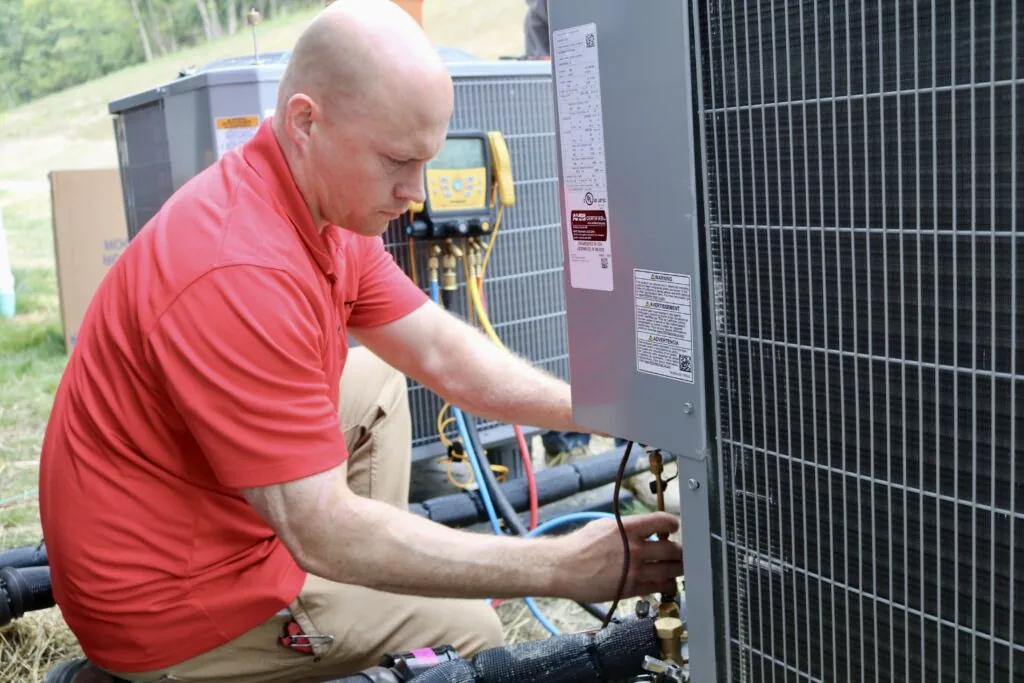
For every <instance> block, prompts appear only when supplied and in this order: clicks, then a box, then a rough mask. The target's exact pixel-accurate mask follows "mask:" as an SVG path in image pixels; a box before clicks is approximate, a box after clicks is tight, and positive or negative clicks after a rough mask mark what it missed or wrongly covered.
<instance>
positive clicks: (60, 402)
mask: <svg viewBox="0 0 1024 683" xmlns="http://www.w3.org/2000/svg"><path fill="white" fill-rule="evenodd" d="M426 300H427V297H426V295H425V294H424V293H423V292H422V291H421V290H420V289H419V288H417V287H416V286H415V285H414V284H413V283H412V282H411V281H410V280H409V278H408V277H406V275H405V274H404V273H403V272H402V271H401V270H400V269H399V267H398V266H397V265H396V264H395V262H394V260H393V259H392V258H391V257H390V255H389V254H388V253H387V252H386V251H385V250H384V246H383V242H382V241H381V239H380V238H369V237H361V236H357V235H355V234H353V233H350V232H348V231H344V230H340V229H338V228H335V227H329V228H327V229H326V230H325V231H324V233H323V234H321V233H320V232H319V231H318V230H317V228H316V227H315V225H314V224H313V221H312V219H311V217H310V214H309V211H308V210H307V208H306V206H305V204H304V203H303V200H302V197H301V195H300V194H299V192H298V190H297V188H296V186H295V184H294V181H293V180H292V177H291V174H290V172H289V170H288V167H287V165H286V164H285V160H284V157H283V155H282V153H281V150H280V148H279V146H278V144H277V140H276V138H275V136H274V134H273V132H272V131H271V129H270V128H269V126H268V124H266V123H264V125H263V126H262V127H261V128H260V130H259V132H258V134H257V135H256V136H255V138H254V139H253V140H251V141H250V142H249V143H248V144H246V145H244V146H243V147H241V148H239V149H236V150H235V151H233V152H231V153H229V154H227V155H226V156H225V157H224V158H223V159H222V160H221V161H219V162H218V163H216V164H214V165H213V166H211V167H210V168H208V169H207V170H206V171H204V172H203V173H202V174H200V175H199V176H198V177H196V178H194V179H193V180H192V181H190V182H189V183H188V184H186V185H185V186H184V187H183V188H182V189H181V190H180V191H179V192H178V193H176V194H175V195H174V196H173V197H172V198H171V199H170V200H169V201H168V202H167V203H166V205H165V206H164V207H163V209H162V210H161V211H160V213H159V214H158V215H157V216H156V217H155V218H154V219H153V220H152V221H151V222H150V223H149V224H148V225H147V226H146V228H145V229H144V230H142V231H141V232H140V233H139V234H138V235H137V236H136V237H135V239H133V240H132V241H131V243H130V244H129V246H128V248H127V249H126V250H125V251H124V253H123V254H122V255H121V257H120V258H119V259H118V260H117V262H116V263H115V264H114V266H113V267H112V268H111V270H110V271H109V273H108V274H107V276H106V277H105V279H104V280H103V282H102V284H101V285H100V287H99V289H98V291H97V292H96V294H95V296H94V298H93V300H92V303H91V305H90V307H89V310H88V312H87V314H86V316H85V320H84V322H83V324H82V327H81V332H80V335H79V337H78V342H77V344H76V347H75V349H74V351H73V353H72V354H71V358H70V360H69V362H68V365H67V369H66V371H65V373H64V375H63V377H62V379H61V383H60V386H59V388H58V390H57V394H56V397H55V400H54V404H53V410H52V413H51V416H50V421H49V424H48V426H47V431H46V436H45V440H44V443H43V452H42V461H41V470H40V512H41V515H42V523H43V532H44V537H45V539H46V542H47V545H48V550H49V557H50V568H51V572H52V576H53V590H54V596H55V598H56V600H57V603H58V605H59V606H60V609H61V611H62V613H63V615H64V618H65V619H66V621H67V623H68V625H69V626H70V627H71V628H72V630H73V631H74V632H75V634H76V636H77V637H78V639H79V641H80V643H81V645H82V648H83V650H84V651H85V653H86V655H87V656H89V657H90V658H91V659H92V660H93V661H94V662H96V663H97V664H99V665H100V666H103V667H106V668H109V669H111V670H114V671H121V672H135V671H144V670H152V669H159V668H164V667H166V666H170V665H172V664H174V663H176V662H179V661H182V660H184V659H187V658H189V657H192V656H194V655H197V654H200V653H202V652H204V651H207V650H209V649H211V648H213V647H216V646H217V645H220V644H222V643H225V642H227V641H229V640H231V639H232V638H234V637H236V636H238V635H241V634H242V633H244V632H245V631H247V630H249V629H251V628H253V627H254V626H256V625H258V624H260V623H261V622H263V621H265V620H266V619H268V618H270V617H271V616H273V615H274V614H275V613H276V612H278V611H279V610H281V609H282V608H283V607H285V606H287V605H288V604H289V603H290V602H291V601H292V599H293V598H294V597H295V596H296V595H297V594H298V592H299V589H300V588H301V586H302V583H303V580H304V578H305V574H304V573H303V571H302V570H301V569H300V568H299V567H298V566H297V565H296V563H295V561H294V559H293V558H292V556H291V555H290V553H289V552H288V550H287V549H286V548H285V547H284V545H283V544H282V543H281V541H280V540H279V539H278V538H277V537H276V536H275V535H274V533H273V531H272V530H271V529H270V528H269V527H268V526H267V525H266V524H265V523H264V522H263V521H262V520H261V519H260V517H259V516H258V515H257V513H256V512H255V511H254V510H253V509H252V508H251V507H250V506H249V505H248V503H247V502H246V501H245V499H244V498H243V496H242V494H241V493H240V491H239V490H240V489H241V488H244V487H252V486H263V485H267V484H274V483H278V482H284V481H289V480H293V479H298V478H301V477H306V476H309V475H312V474H315V473H318V472H322V471H324V470H327V469H329V468H331V467H334V466H336V465H338V464H340V463H342V462H343V461H344V460H345V458H346V456H347V453H346V449H345V441H344V438H343V435H342V433H341V429H340V421H339V415H338V393H339V385H340V378H341V371H342V367H343V366H344V364H345V358H346V355H347V344H346V338H347V331H348V329H349V328H350V327H373V326H378V325H382V324H385V323H388V322H391V321H393V320H396V319H398V318H401V317H402V316H404V315H406V314H408V313H410V312H412V311H413V310H415V309H416V308H418V307H419V306H420V305H421V304H422V303H423V302H424V301H426ZM367 389H368V390H370V391H372V390H373V389H372V387H368V388H367Z"/></svg>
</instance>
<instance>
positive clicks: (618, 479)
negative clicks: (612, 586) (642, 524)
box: [604, 441, 633, 626]
mask: <svg viewBox="0 0 1024 683" xmlns="http://www.w3.org/2000/svg"><path fill="white" fill-rule="evenodd" d="M632 451H633V442H632V441H630V442H629V443H627V444H626V452H625V453H623V454H622V462H620V463H619V471H618V474H616V475H615V493H614V494H613V495H612V507H614V508H615V523H616V524H617V525H618V527H619V536H621V537H622V551H623V555H622V573H621V574H620V575H619V590H618V592H617V593H616V594H615V602H613V603H612V608H611V609H610V610H608V618H607V619H606V620H605V622H604V625H605V626H607V625H608V620H610V619H611V615H612V614H615V610H616V609H618V607H619V601H620V600H622V594H623V593H624V592H625V590H626V577H627V576H628V575H629V538H628V537H627V536H626V528H625V527H624V526H623V525H622V509H621V508H620V506H619V492H620V491H621V489H622V479H623V477H624V475H625V473H626V463H627V462H629V454H630V453H631V452H632Z"/></svg>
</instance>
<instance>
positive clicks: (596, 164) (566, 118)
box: [552, 24, 613, 292]
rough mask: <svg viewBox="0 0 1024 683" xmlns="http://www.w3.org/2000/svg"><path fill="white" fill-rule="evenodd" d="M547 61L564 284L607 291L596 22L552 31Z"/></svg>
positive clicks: (608, 248) (609, 283) (608, 239)
mask: <svg viewBox="0 0 1024 683" xmlns="http://www.w3.org/2000/svg"><path fill="white" fill-rule="evenodd" d="M552 61H553V63H554V69H555V79H556V80H555V83H556V87H557V97H558V120H559V130H560V132H561V142H562V169H561V178H562V183H563V187H564V192H565V202H564V204H565V213H566V215H565V216H564V217H563V220H564V223H565V229H566V231H567V233H568V244H569V249H568V255H567V258H568V260H569V283H570V285H571V286H572V287H573V288H575V289H596V290H602V291H606V292H610V291H612V289H613V278H612V242H611V226H610V223H611V221H610V220H609V213H608V180H607V177H606V176H605V158H604V120H603V116H602V113H601V74H600V73H599V71H598V59H597V25H596V24H584V25H583V26H575V27H572V28H564V29H559V30H557V31H555V32H554V33H553V35H552Z"/></svg>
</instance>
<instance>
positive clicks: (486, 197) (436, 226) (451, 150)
mask: <svg viewBox="0 0 1024 683" xmlns="http://www.w3.org/2000/svg"><path fill="white" fill-rule="evenodd" d="M424 174H425V178H424V181H425V185H426V201H424V202H423V204H414V205H412V206H411V207H410V211H411V216H410V218H411V220H410V222H409V225H408V227H407V228H406V232H407V233H408V234H409V236H410V237H413V238H417V239H439V238H451V237H472V236H480V235H486V234H488V233H489V232H490V231H491V230H492V228H493V227H494V223H495V219H496V216H497V211H498V206H499V205H503V206H510V205H512V204H514V203H515V194H514V190H513V187H512V167H511V164H510V162H509V156H508V148H507V147H506V145H505V138H504V136H502V134H501V133H500V132H498V131H452V132H450V133H449V134H448V139H447V140H446V141H445V144H444V147H443V148H442V149H441V152H440V153H439V154H438V155H437V156H436V157H434V159H432V160H431V161H430V162H429V163H428V164H427V166H426V168H425V170H424Z"/></svg>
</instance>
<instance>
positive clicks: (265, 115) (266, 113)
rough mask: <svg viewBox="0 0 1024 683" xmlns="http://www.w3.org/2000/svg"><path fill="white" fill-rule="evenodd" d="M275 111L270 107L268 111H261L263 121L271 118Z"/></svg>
mask: <svg viewBox="0 0 1024 683" xmlns="http://www.w3.org/2000/svg"><path fill="white" fill-rule="evenodd" d="M275 111H276V109H275V108H274V107H270V108H269V109H264V110H263V120H264V121H266V120H267V119H269V118H271V117H272V116H273V115H274V112H275Z"/></svg>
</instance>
